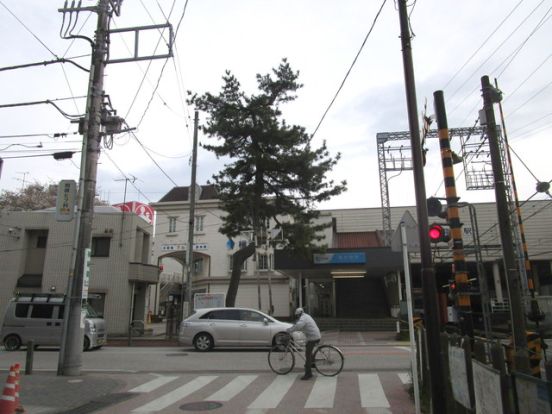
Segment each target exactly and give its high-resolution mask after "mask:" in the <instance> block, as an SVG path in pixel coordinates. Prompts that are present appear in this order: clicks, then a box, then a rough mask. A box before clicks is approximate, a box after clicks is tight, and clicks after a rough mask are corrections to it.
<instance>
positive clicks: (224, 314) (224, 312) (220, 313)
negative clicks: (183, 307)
mask: <svg viewBox="0 0 552 414" xmlns="http://www.w3.org/2000/svg"><path fill="white" fill-rule="evenodd" d="M200 319H219V320H226V321H239V320H240V312H239V311H238V310H237V309H220V310H214V311H211V312H207V313H206V314H205V315H203V316H202V317H201V318H200Z"/></svg>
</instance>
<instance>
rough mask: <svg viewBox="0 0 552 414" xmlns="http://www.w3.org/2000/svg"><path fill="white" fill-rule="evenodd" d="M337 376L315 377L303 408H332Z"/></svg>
mask: <svg viewBox="0 0 552 414" xmlns="http://www.w3.org/2000/svg"><path fill="white" fill-rule="evenodd" d="M336 386H337V377H317V378H316V382H315V383H314V387H312V391H311V393H310V395H309V398H308V400H307V402H306V403H305V408H332V407H333V406H334V397H335V389H336Z"/></svg>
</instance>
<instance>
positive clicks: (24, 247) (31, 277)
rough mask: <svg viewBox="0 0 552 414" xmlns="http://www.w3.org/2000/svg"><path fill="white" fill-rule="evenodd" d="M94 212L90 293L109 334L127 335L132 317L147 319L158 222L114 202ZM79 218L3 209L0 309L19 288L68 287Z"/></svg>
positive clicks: (155, 272)
mask: <svg viewBox="0 0 552 414" xmlns="http://www.w3.org/2000/svg"><path fill="white" fill-rule="evenodd" d="M94 212H95V213H94V221H93V226H92V245H91V253H92V258H91V263H90V285H89V288H88V299H89V302H90V304H91V305H92V307H94V308H95V310H96V311H97V312H98V313H99V314H100V315H103V316H104V318H105V320H106V324H107V333H108V335H123V334H126V332H127V331H128V324H129V321H131V320H136V319H138V320H144V319H145V317H146V315H145V314H144V313H145V310H146V292H147V287H148V285H149V284H156V283H157V282H158V275H159V272H158V268H157V266H154V265H151V264H150V258H151V245H152V226H151V224H149V223H148V222H147V221H145V220H144V219H143V218H141V217H139V216H137V215H136V214H134V213H128V212H127V213H125V214H123V213H122V212H121V210H119V209H116V208H114V207H107V206H105V207H104V206H102V207H98V206H96V207H95V208H94ZM74 222H75V220H73V221H71V222H58V221H56V214H55V210H53V209H52V210H41V211H1V212H0V263H2V266H0V280H1V281H2V289H0V309H2V310H3V309H5V307H6V304H7V302H8V301H9V299H10V298H11V297H12V296H13V295H15V294H17V293H18V292H21V293H52V292H55V293H65V292H66V289H67V280H68V275H69V270H70V261H71V251H72V245H73V229H74ZM1 317H2V318H3V313H2V316H1Z"/></svg>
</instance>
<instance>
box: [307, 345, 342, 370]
mask: <svg viewBox="0 0 552 414" xmlns="http://www.w3.org/2000/svg"><path fill="white" fill-rule="evenodd" d="M343 363H344V358H343V354H342V353H341V351H340V350H339V349H337V348H336V347H335V346H333V345H321V346H319V347H318V348H317V349H316V352H315V353H314V367H315V368H316V370H317V371H318V372H319V373H320V374H322V375H325V376H327V377H333V376H334V375H337V374H339V373H340V372H341V370H342V369H343Z"/></svg>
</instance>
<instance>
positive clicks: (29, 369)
mask: <svg viewBox="0 0 552 414" xmlns="http://www.w3.org/2000/svg"><path fill="white" fill-rule="evenodd" d="M33 357H34V342H33V341H29V342H27V355H26V358H25V375H31V374H32V373H33Z"/></svg>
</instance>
